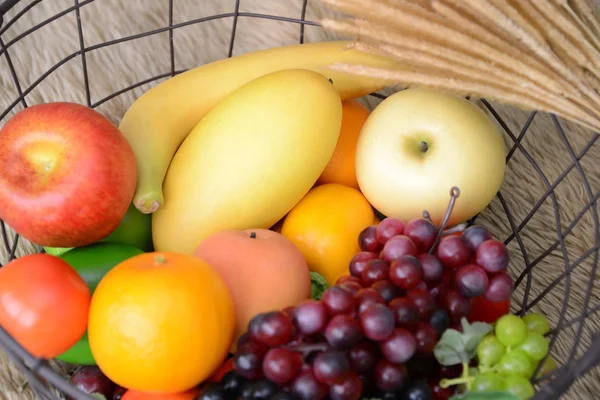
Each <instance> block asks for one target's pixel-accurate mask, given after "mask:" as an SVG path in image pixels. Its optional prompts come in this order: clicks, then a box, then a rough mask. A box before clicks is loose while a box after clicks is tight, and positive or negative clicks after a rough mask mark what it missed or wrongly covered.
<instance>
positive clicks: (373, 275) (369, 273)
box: [361, 259, 390, 287]
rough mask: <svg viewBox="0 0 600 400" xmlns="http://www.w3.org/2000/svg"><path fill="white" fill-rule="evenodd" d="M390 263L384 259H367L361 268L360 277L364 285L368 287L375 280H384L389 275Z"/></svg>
mask: <svg viewBox="0 0 600 400" xmlns="http://www.w3.org/2000/svg"><path fill="white" fill-rule="evenodd" d="M389 270H390V263H388V262H387V261H384V260H380V259H376V260H369V261H368V262H367V265H366V266H365V268H364V269H363V270H362V273H361V279H362V284H363V286H364V287H369V286H371V285H372V284H374V283H375V282H378V281H385V280H387V279H388V277H389Z"/></svg>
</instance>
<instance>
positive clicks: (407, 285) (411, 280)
mask: <svg viewBox="0 0 600 400" xmlns="http://www.w3.org/2000/svg"><path fill="white" fill-rule="evenodd" d="M389 276H390V280H391V281H392V282H394V285H396V286H398V287H399V288H400V289H403V290H410V289H413V288H414V287H415V286H417V285H418V284H419V283H420V282H421V280H422V279H423V267H422V266H421V263H420V262H419V260H418V259H417V258H416V257H415V256H408V255H407V256H402V257H399V258H397V259H396V260H394V261H392V264H391V265H390V269H389Z"/></svg>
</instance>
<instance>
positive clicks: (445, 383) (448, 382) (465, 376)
mask: <svg viewBox="0 0 600 400" xmlns="http://www.w3.org/2000/svg"><path fill="white" fill-rule="evenodd" d="M462 366H463V373H462V375H461V376H460V377H459V378H455V379H442V380H440V387H441V388H442V389H446V388H449V387H450V386H454V385H461V384H463V383H465V384H466V385H467V390H471V383H473V380H474V379H475V377H473V376H469V363H463V365H462Z"/></svg>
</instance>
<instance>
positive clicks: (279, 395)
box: [269, 391, 297, 400]
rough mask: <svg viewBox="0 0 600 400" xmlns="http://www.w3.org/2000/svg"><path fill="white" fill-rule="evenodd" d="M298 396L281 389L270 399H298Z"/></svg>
mask: <svg viewBox="0 0 600 400" xmlns="http://www.w3.org/2000/svg"><path fill="white" fill-rule="evenodd" d="M296 399H297V397H296V396H294V395H293V394H292V393H291V392H285V391H280V392H277V393H275V394H274V395H272V396H271V397H269V400H296Z"/></svg>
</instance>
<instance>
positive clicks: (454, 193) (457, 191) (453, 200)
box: [429, 186, 460, 254]
mask: <svg viewBox="0 0 600 400" xmlns="http://www.w3.org/2000/svg"><path fill="white" fill-rule="evenodd" d="M458 196H460V189H459V188H458V187H457V186H452V188H451V189H450V202H449V203H448V208H447V209H446V213H445V214H444V218H442V223H441V224H440V228H439V230H438V234H437V237H436V238H435V241H434V242H433V245H432V246H431V248H430V249H429V254H433V251H434V250H435V248H436V246H437V244H438V243H439V241H440V239H441V238H442V235H443V234H444V229H445V228H446V225H447V224H448V220H449V219H450V215H451V214H452V210H453V209H454V204H455V203H456V199H457V198H458Z"/></svg>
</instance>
